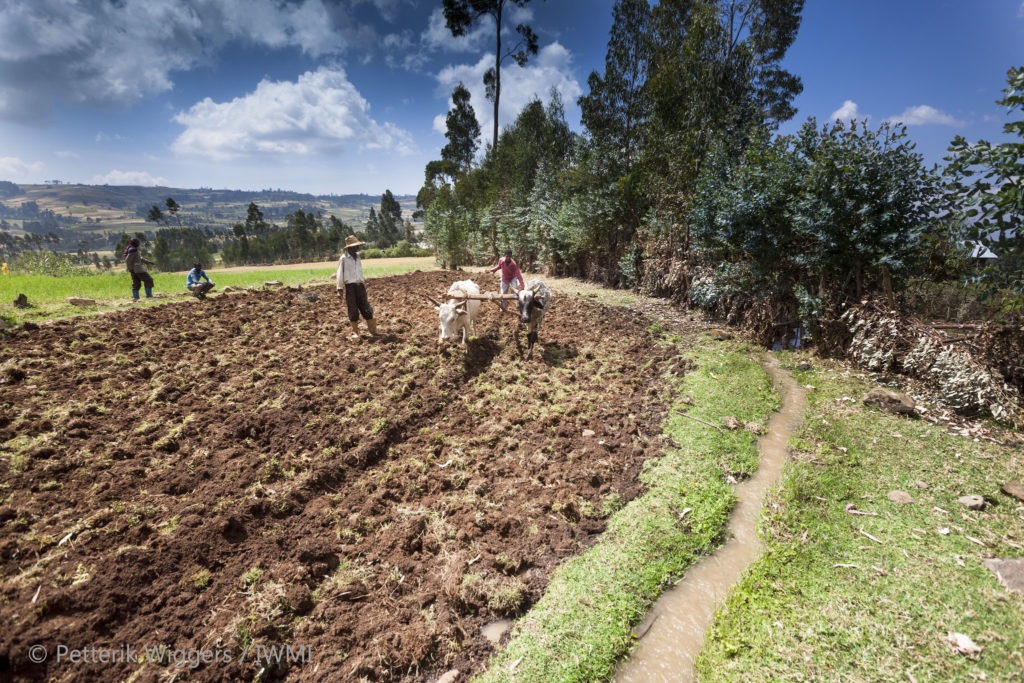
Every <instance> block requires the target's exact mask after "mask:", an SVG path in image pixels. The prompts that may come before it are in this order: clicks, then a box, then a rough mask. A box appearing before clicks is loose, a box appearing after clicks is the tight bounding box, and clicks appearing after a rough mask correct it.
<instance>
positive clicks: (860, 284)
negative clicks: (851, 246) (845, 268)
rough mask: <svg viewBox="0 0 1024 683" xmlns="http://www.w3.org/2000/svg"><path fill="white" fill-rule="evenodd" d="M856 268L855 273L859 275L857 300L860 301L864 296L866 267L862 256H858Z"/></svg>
mask: <svg viewBox="0 0 1024 683" xmlns="http://www.w3.org/2000/svg"><path fill="white" fill-rule="evenodd" d="M854 268H855V269H856V270H855V275H856V277H857V302H858V303H860V301H861V299H863V298H864V269H863V265H862V263H861V258H860V256H858V257H857V260H856V262H855V263H854Z"/></svg>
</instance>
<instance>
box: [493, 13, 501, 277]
mask: <svg viewBox="0 0 1024 683" xmlns="http://www.w3.org/2000/svg"><path fill="white" fill-rule="evenodd" d="M501 7H502V3H501V2H499V3H498V12H497V14H495V16H494V23H495V24H496V25H497V33H498V40H497V49H496V50H495V52H494V128H493V131H494V132H493V133H492V135H491V154H492V155H493V157H494V159H495V160H497V158H498V102H499V101H500V100H501ZM491 254H492V255H493V256H494V259H495V263H497V259H498V231H497V227H496V226H495V225H494V224H493V223H492V225H491Z"/></svg>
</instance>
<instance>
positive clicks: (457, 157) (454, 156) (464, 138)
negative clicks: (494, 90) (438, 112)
mask: <svg viewBox="0 0 1024 683" xmlns="http://www.w3.org/2000/svg"><path fill="white" fill-rule="evenodd" d="M469 100H470V95H469V90H467V89H466V86H464V85H463V84H462V83H459V84H458V85H457V86H455V90H453V91H452V108H451V109H450V110H449V111H448V116H447V117H446V118H445V127H446V130H445V133H444V136H445V137H446V138H448V144H447V145H445V146H444V148H442V149H441V159H442V160H443V161H450V162H452V163H454V164H455V165H456V167H457V168H458V170H459V171H460V172H462V173H465V172H466V171H468V170H469V169H470V168H472V166H473V158H474V157H475V156H476V151H477V149H478V148H479V146H480V141H479V140H480V124H479V123H478V122H477V120H476V111H474V109H473V105H472V104H470V101H469Z"/></svg>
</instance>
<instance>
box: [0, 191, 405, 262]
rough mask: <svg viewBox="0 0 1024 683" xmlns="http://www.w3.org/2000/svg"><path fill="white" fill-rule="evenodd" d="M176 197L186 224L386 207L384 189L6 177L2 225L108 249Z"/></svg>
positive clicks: (351, 217)
mask: <svg viewBox="0 0 1024 683" xmlns="http://www.w3.org/2000/svg"><path fill="white" fill-rule="evenodd" d="M168 197H171V198H173V199H174V200H175V201H176V202H177V203H178V204H179V205H181V207H182V208H181V211H180V212H179V219H180V221H181V223H182V224H183V225H191V226H197V227H203V228H211V229H220V228H224V229H230V228H231V227H232V226H233V225H234V224H235V223H238V222H241V221H244V220H245V215H246V211H247V210H248V207H249V203H250V202H255V203H256V204H258V205H259V207H260V210H261V211H263V214H264V220H266V221H268V222H276V223H279V224H280V223H283V222H284V221H285V216H287V215H288V214H290V213H294V212H295V211H298V210H302V211H305V212H313V213H315V212H317V211H319V212H321V213H322V214H323V215H324V216H325V217H327V216H331V215H333V216H336V217H337V218H338V219H339V220H341V221H343V222H345V223H346V224H350V225H352V226H353V227H360V228H361V227H362V225H363V223H364V222H365V221H366V219H367V218H368V216H369V213H370V208H371V207H373V208H376V209H378V210H379V208H380V195H367V194H346V195H334V194H330V195H313V194H304V193H301V192H290V191H286V190H272V189H267V190H259V191H254V190H214V189H211V188H199V189H189V188H180V187H160V186H156V187H144V186H141V185H70V184H63V183H54V184H48V185H19V184H16V183H12V182H9V181H0V230H6V231H8V232H10V233H11V234H15V235H20V234H23V233H26V232H32V233H38V234H46V233H48V232H54V233H56V234H57V235H59V236H60V237H61V248H62V249H65V250H69V251H72V250H75V249H77V248H79V247H84V248H86V249H89V250H95V249H106V248H109V246H110V245H111V244H112V242H113V241H116V240H117V237H118V236H119V235H120V234H121V233H123V232H136V231H139V232H147V231H148V232H152V231H154V230H156V229H157V228H158V227H162V226H157V225H156V224H154V223H151V222H147V221H146V216H147V214H148V213H149V209H150V207H151V206H153V205H154V204H156V205H158V206H160V207H161V208H164V201H165V200H166V199H167V198H168ZM395 198H396V199H397V200H398V202H399V204H401V205H402V212H403V214H404V215H405V216H407V217H410V216H411V215H412V212H413V210H414V209H415V208H416V197H415V196H413V195H396V197H395Z"/></svg>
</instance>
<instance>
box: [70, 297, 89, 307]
mask: <svg viewBox="0 0 1024 683" xmlns="http://www.w3.org/2000/svg"><path fill="white" fill-rule="evenodd" d="M64 301H66V302H68V303H69V304H71V305H72V306H95V305H96V299H86V298H83V297H80V296H69V297H68V298H66V299H64Z"/></svg>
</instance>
